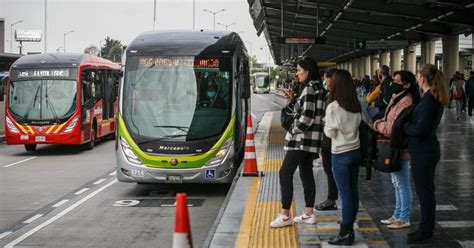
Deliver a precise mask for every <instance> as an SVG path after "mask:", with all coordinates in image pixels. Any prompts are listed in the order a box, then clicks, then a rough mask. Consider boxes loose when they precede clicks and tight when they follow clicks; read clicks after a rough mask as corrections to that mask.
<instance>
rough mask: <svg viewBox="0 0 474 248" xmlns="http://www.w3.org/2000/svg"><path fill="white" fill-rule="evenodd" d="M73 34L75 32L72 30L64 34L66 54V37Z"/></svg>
mask: <svg viewBox="0 0 474 248" xmlns="http://www.w3.org/2000/svg"><path fill="white" fill-rule="evenodd" d="M72 32H74V30H71V31H68V32H66V33H64V44H63V48H64V52H66V35H68V34H70V33H72Z"/></svg>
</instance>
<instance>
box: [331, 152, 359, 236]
mask: <svg viewBox="0 0 474 248" xmlns="http://www.w3.org/2000/svg"><path fill="white" fill-rule="evenodd" d="M360 159H361V158H360V149H357V150H353V151H348V152H344V153H340V154H333V155H332V172H333V174H334V179H335V180H336V185H337V189H338V190H339V196H340V198H341V201H342V222H341V224H342V225H345V226H348V227H352V226H353V225H354V222H355V219H356V216H357V211H359V190H358V187H357V182H358V178H359V166H360Z"/></svg>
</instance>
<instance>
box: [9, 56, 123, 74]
mask: <svg viewBox="0 0 474 248" xmlns="http://www.w3.org/2000/svg"><path fill="white" fill-rule="evenodd" d="M78 65H95V66H107V67H110V68H113V69H117V70H119V69H120V65H119V64H117V63H113V62H112V61H110V60H107V59H103V58H99V57H97V56H94V55H90V54H81V53H43V54H34V55H26V56H23V57H21V58H19V59H18V60H17V61H15V63H13V65H12V69H22V68H38V67H44V68H47V67H77V66H78Z"/></svg>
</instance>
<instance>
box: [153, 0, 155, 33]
mask: <svg viewBox="0 0 474 248" xmlns="http://www.w3.org/2000/svg"><path fill="white" fill-rule="evenodd" d="M155 25H156V0H154V1H153V31H154V30H156V28H155Z"/></svg>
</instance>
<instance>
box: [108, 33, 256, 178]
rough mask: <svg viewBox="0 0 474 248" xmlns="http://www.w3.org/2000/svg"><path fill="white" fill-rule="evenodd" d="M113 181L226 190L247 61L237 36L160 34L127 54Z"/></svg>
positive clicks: (237, 153)
mask: <svg viewBox="0 0 474 248" xmlns="http://www.w3.org/2000/svg"><path fill="white" fill-rule="evenodd" d="M124 67H125V70H124V77H123V81H122V83H121V86H120V101H119V114H118V125H117V129H118V130H117V132H116V133H117V135H118V137H117V139H116V140H117V143H116V159H117V177H118V180H119V181H122V182H137V183H230V182H232V180H233V178H234V176H235V174H236V172H237V169H238V168H239V165H240V163H241V161H242V158H243V154H244V149H245V134H246V127H247V123H246V121H247V118H246V117H247V115H248V112H249V104H250V103H249V101H250V74H249V58H248V55H247V50H246V48H245V45H244V43H243V41H242V39H241V38H240V37H239V35H238V34H236V33H234V32H216V31H203V30H200V31H160V32H146V33H143V34H140V35H139V36H138V37H137V38H135V40H133V41H132V43H131V44H130V45H129V46H128V47H127V48H126V50H125V54H124Z"/></svg>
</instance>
